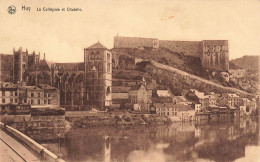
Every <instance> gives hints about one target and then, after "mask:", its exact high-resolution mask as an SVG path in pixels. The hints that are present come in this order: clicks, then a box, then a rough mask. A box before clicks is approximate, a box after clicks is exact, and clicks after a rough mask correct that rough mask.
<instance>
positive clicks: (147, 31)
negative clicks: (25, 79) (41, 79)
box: [0, 0, 260, 62]
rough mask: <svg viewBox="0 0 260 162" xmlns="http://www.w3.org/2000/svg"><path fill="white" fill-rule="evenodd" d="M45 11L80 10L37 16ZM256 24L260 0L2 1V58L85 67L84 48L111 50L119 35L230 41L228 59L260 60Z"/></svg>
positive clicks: (259, 16) (258, 17)
mask: <svg viewBox="0 0 260 162" xmlns="http://www.w3.org/2000/svg"><path fill="white" fill-rule="evenodd" d="M10 5H13V6H15V7H16V13H15V14H9V13H8V12H7V9H8V7H9V6H10ZM22 6H25V7H30V11H27V10H22ZM43 7H46V8H60V9H61V8H67V7H70V8H81V10H82V11H59V12H51V11H37V8H41V9H42V8H43ZM259 20H260V0H247V1H244V0H242V1H240V0H229V1H226V0H196V1H195V0H185V1H181V0H121V1H118V0H95V1H93V0H77V1H76V0H55V1H53V0H0V41H1V43H0V53H4V54H12V53H13V48H15V49H16V50H17V49H18V48H19V47H22V48H23V50H25V49H26V48H27V49H28V51H29V53H31V52H32V51H36V52H37V53H38V52H40V53H41V58H43V53H45V55H46V59H47V60H49V61H55V62H83V58H84V56H83V54H84V52H83V49H84V48H87V47H89V46H91V45H92V44H94V43H96V42H97V41H99V42H101V43H102V44H103V45H104V46H106V47H107V48H113V39H114V36H116V35H119V36H129V37H147V38H158V39H160V40H185V41H201V40H217V39H220V40H228V41H229V59H230V60H231V59H234V58H238V57H242V56H243V55H260V30H259V29H260V21H259Z"/></svg>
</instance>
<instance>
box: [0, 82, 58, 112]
mask: <svg viewBox="0 0 260 162" xmlns="http://www.w3.org/2000/svg"><path fill="white" fill-rule="evenodd" d="M59 106H60V93H59V90H58V89H56V88H55V87H52V86H50V85H47V84H39V85H38V86H27V85H25V84H13V83H11V82H2V83H0V110H1V111H12V110H16V109H28V108H37V107H49V108H56V107H59Z"/></svg>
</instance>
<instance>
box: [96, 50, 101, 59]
mask: <svg viewBox="0 0 260 162" xmlns="http://www.w3.org/2000/svg"><path fill="white" fill-rule="evenodd" d="M96 59H98V60H100V52H99V51H97V52H96Z"/></svg>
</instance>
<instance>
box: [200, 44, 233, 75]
mask: <svg viewBox="0 0 260 162" xmlns="http://www.w3.org/2000/svg"><path fill="white" fill-rule="evenodd" d="M202 46H203V49H202V50H203V52H202V55H201V62H202V65H203V67H204V68H207V69H218V70H228V69H229V49H228V41H227V40H204V41H202Z"/></svg>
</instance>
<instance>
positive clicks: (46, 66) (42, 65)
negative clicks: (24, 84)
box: [29, 59, 51, 71]
mask: <svg viewBox="0 0 260 162" xmlns="http://www.w3.org/2000/svg"><path fill="white" fill-rule="evenodd" d="M36 68H37V70H38V71H49V70H51V64H50V63H49V62H47V61H46V60H45V59H43V60H41V61H40V62H39V63H37V64H35V65H32V66H31V67H29V71H35V70H36Z"/></svg>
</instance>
